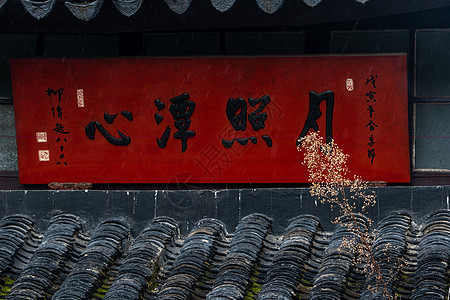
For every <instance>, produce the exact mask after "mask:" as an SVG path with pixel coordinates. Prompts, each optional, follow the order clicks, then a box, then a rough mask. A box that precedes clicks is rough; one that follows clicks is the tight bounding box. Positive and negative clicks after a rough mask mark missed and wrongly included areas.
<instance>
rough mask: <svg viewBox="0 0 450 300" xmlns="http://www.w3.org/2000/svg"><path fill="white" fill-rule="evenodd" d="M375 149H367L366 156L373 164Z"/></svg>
mask: <svg viewBox="0 0 450 300" xmlns="http://www.w3.org/2000/svg"><path fill="white" fill-rule="evenodd" d="M375 156H376V154H375V149H374V148H371V149H368V150H367V157H368V158H370V163H371V164H373V159H374V158H375Z"/></svg>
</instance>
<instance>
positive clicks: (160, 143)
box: [156, 126, 170, 149]
mask: <svg viewBox="0 0 450 300" xmlns="http://www.w3.org/2000/svg"><path fill="white" fill-rule="evenodd" d="M169 137H170V127H169V126H167V128H166V130H164V133H163V135H162V136H161V139H160V138H156V143H157V144H158V147H159V148H161V149H162V148H165V147H166V146H167V141H168V140H169Z"/></svg>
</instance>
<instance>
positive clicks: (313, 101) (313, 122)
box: [297, 90, 334, 146]
mask: <svg viewBox="0 0 450 300" xmlns="http://www.w3.org/2000/svg"><path fill="white" fill-rule="evenodd" d="M323 100H325V101H326V116H325V135H326V142H327V143H329V142H331V140H332V139H333V107H334V93H333V91H330V90H327V91H325V92H322V93H320V94H318V93H316V92H314V91H310V92H309V112H308V116H307V117H306V122H305V125H304V126H303V129H302V132H301V133H300V135H299V137H298V139H297V146H300V145H301V142H299V141H298V140H300V139H301V138H302V137H305V136H306V135H307V134H308V131H309V130H310V129H314V130H315V131H318V130H319V125H318V124H317V120H318V119H319V118H320V116H321V115H322V112H321V111H320V103H321V102H322V101H323Z"/></svg>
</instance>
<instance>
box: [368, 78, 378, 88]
mask: <svg viewBox="0 0 450 300" xmlns="http://www.w3.org/2000/svg"><path fill="white" fill-rule="evenodd" d="M377 78H378V75H375V76H373V75H370V78H367V80H366V85H367V84H369V83H371V84H372V86H373V88H374V89H376V88H377V87H376V86H375V81H376V79H377Z"/></svg>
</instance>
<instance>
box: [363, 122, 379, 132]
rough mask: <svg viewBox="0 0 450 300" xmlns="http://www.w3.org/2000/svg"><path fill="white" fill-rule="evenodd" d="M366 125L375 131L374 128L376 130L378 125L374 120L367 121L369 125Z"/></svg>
mask: <svg viewBox="0 0 450 300" xmlns="http://www.w3.org/2000/svg"><path fill="white" fill-rule="evenodd" d="M365 127H369V130H370V131H374V130H375V127H378V125H377V124H375V123H374V122H373V121H372V120H370V122H369V123H367V125H366V126H365Z"/></svg>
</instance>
